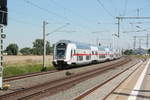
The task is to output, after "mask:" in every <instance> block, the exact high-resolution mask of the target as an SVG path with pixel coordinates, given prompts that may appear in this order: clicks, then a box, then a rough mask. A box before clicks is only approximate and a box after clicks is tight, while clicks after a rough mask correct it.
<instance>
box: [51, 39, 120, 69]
mask: <svg viewBox="0 0 150 100" xmlns="http://www.w3.org/2000/svg"><path fill="white" fill-rule="evenodd" d="M121 56H122V53H121V51H120V50H114V49H111V48H109V47H105V46H97V45H91V44H86V43H80V42H75V41H70V40H60V41H58V42H57V43H55V45H54V52H53V61H52V63H53V65H54V66H55V67H56V68H57V69H64V68H70V67H73V66H82V65H88V64H94V63H100V62H105V61H110V60H114V59H118V58H120V57H121Z"/></svg>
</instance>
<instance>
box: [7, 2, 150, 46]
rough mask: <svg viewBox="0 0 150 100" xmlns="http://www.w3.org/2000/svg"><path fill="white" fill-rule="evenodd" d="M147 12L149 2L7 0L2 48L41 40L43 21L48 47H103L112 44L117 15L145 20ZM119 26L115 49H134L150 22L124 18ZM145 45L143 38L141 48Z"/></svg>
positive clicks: (149, 14)
mask: <svg viewBox="0 0 150 100" xmlns="http://www.w3.org/2000/svg"><path fill="white" fill-rule="evenodd" d="M137 9H139V13H137ZM149 11H150V0H8V26H7V27H5V33H6V39H5V40H4V47H7V46H8V45H9V44H10V43H17V44H18V46H19V48H23V47H32V43H33V41H34V40H35V39H39V38H40V39H42V36H43V33H42V24H43V21H46V22H48V24H47V25H46V33H50V35H48V36H46V39H47V40H48V41H50V43H51V44H53V43H56V42H57V41H59V40H62V39H67V40H73V41H79V42H84V43H89V44H96V41H97V40H99V42H100V43H101V44H102V45H111V44H112V43H113V36H112V34H114V33H117V20H116V17H117V16H138V15H139V16H144V17H145V16H146V17H148V16H150V13H149ZM67 23H69V25H66V24H67ZM64 25H66V27H63V28H60V27H62V26H64ZM120 25H121V26H120V38H116V37H115V42H114V44H115V47H116V48H133V36H143V35H144V36H145V35H146V34H147V33H148V32H149V29H150V19H138V20H137V19H128V20H125V19H123V20H121V24H120ZM59 28H60V29H59ZM56 29H58V30H57V31H55V30H56ZM144 29H145V30H146V31H142V30H144ZM139 30H140V31H139ZM53 31H55V32H53ZM136 31H139V32H136ZM51 32H53V33H51ZM145 43H146V40H145V38H142V47H143V48H145ZM138 46H139V40H138V39H137V44H136V47H138Z"/></svg>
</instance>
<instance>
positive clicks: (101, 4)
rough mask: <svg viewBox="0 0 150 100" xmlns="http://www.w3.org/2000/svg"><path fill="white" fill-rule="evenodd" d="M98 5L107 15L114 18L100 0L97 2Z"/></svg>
mask: <svg viewBox="0 0 150 100" xmlns="http://www.w3.org/2000/svg"><path fill="white" fill-rule="evenodd" d="M97 2H98V4H100V6H101V7H102V8H103V9H104V10H105V11H106V12H107V14H108V15H109V16H111V17H114V16H113V15H112V14H111V13H110V12H109V11H108V10H107V9H106V8H105V6H104V5H103V3H102V2H101V1H100V0H97Z"/></svg>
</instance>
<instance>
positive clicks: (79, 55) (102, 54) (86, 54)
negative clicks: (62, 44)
mask: <svg viewBox="0 0 150 100" xmlns="http://www.w3.org/2000/svg"><path fill="white" fill-rule="evenodd" d="M88 55H113V54H106V53H102V54H73V56H88Z"/></svg>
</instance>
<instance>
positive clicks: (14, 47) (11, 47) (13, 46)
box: [5, 43, 19, 55]
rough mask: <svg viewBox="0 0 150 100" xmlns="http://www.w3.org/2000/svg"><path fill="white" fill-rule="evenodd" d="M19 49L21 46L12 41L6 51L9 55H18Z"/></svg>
mask: <svg viewBox="0 0 150 100" xmlns="http://www.w3.org/2000/svg"><path fill="white" fill-rule="evenodd" d="M18 50H19V47H18V45H17V44H15V43H11V44H9V45H8V46H7V48H6V50H5V52H6V53H7V54H8V55H17V54H18Z"/></svg>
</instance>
